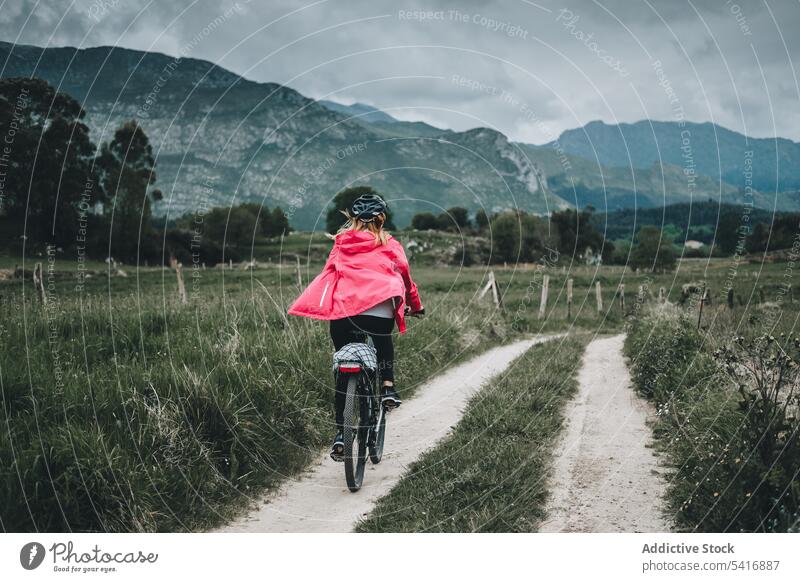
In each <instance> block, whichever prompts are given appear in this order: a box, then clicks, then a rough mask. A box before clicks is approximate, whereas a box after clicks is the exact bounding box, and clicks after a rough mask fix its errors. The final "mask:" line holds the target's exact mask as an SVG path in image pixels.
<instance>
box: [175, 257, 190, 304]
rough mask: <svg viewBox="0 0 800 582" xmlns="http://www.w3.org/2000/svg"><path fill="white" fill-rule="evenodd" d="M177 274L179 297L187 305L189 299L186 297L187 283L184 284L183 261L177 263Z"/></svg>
mask: <svg viewBox="0 0 800 582" xmlns="http://www.w3.org/2000/svg"><path fill="white" fill-rule="evenodd" d="M175 274H176V276H177V277H178V299H179V300H180V302H181V304H183V305H186V304H187V303H188V302H189V300H188V299H187V297H186V285H184V284H183V265H182V264H181V263H178V264H176V265H175Z"/></svg>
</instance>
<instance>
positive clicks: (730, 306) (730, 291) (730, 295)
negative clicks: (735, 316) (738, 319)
mask: <svg viewBox="0 0 800 582" xmlns="http://www.w3.org/2000/svg"><path fill="white" fill-rule="evenodd" d="M728 309H733V287H728Z"/></svg>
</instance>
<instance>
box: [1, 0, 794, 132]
mask: <svg viewBox="0 0 800 582" xmlns="http://www.w3.org/2000/svg"><path fill="white" fill-rule="evenodd" d="M649 2H650V3H649V4H648V3H647V2H645V1H644V0H642V1H638V2H633V1H631V0H597V1H592V0H574V1H555V0H541V1H538V2H536V4H538V5H540V6H542V7H543V9H540V8H537V7H535V6H533V5H531V4H530V3H527V2H522V1H521V0H506V1H500V0H497V1H493V2H479V1H478V0H474V1H469V2H466V1H463V0H461V1H458V2H456V1H452V0H451V1H441V0H432V1H423V0H410V1H408V2H405V1H402V0H401V2H399V3H398V2H392V1H390V0H378V1H373V2H368V1H361V2H339V1H334V0H331V1H328V2H322V3H320V4H317V5H315V6H310V7H309V8H307V9H305V10H302V11H301V12H299V13H297V14H294V15H291V16H288V17H286V18H285V19H283V20H281V21H280V22H278V23H276V24H272V25H271V26H267V25H268V23H270V22H271V21H273V20H275V19H277V18H279V17H281V16H282V15H285V14H287V13H289V12H291V11H293V10H297V9H299V8H302V7H304V6H306V5H307V4H305V3H300V2H295V1H289V0H279V1H277V2H270V3H269V4H267V3H266V2H264V3H262V2H256V1H255V0H254V1H252V2H247V1H246V0H239V1H238V4H239V6H240V9H241V10H240V13H237V15H236V16H235V17H233V18H231V19H230V21H228V22H226V23H224V24H223V25H222V26H220V27H219V28H217V29H216V30H215V31H214V33H213V34H211V35H208V37H207V38H204V39H203V41H202V42H201V43H197V45H196V46H194V47H193V50H192V53H191V56H195V57H198V58H205V59H209V60H212V61H215V62H219V63H220V64H221V65H222V66H225V67H227V68H229V69H231V70H233V71H235V72H237V73H240V74H245V75H246V76H247V77H249V78H252V79H255V80H259V81H276V82H282V83H289V84H290V85H292V86H293V87H294V88H296V89H298V90H299V91H301V92H303V93H304V94H306V95H309V96H311V97H321V96H323V95H327V94H333V98H334V99H338V100H341V101H346V102H347V101H364V102H367V103H370V104H372V105H376V106H382V107H386V108H389V109H391V108H399V109H397V113H396V114H397V116H398V117H401V118H404V119H414V118H416V119H423V120H427V121H429V122H432V123H435V124H437V125H440V126H448V127H453V128H454V129H462V130H463V129H467V128H469V127H474V126H476V125H484V124H485V125H489V126H493V127H496V128H497V129H499V130H501V131H503V132H505V133H507V134H508V135H509V136H510V137H511V138H513V139H517V140H523V141H531V142H542V141H546V139H547V135H545V132H544V131H543V127H544V126H543V125H542V124H545V125H546V126H547V127H552V128H553V129H554V130H555V131H556V132H560V131H562V130H564V129H568V128H572V127H576V126H579V125H582V124H584V123H587V122H589V121H591V120H593V119H597V118H600V119H603V120H604V121H606V122H609V123H612V122H615V121H626V122H630V121H636V120H638V119H640V118H641V117H643V116H644V115H646V114H647V115H650V116H652V117H653V118H655V119H672V118H673V115H674V111H673V108H672V106H671V104H670V102H669V99H668V98H667V96H666V95H665V91H664V88H663V87H662V86H660V85H659V83H658V79H657V77H656V74H655V72H654V67H653V60H654V59H658V60H660V61H661V64H662V68H663V71H664V73H665V75H666V76H667V77H668V79H669V83H670V85H671V87H672V88H673V89H674V91H675V94H676V95H677V96H678V97H679V99H680V102H681V105H682V106H683V107H684V109H685V112H686V116H687V118H688V119H690V120H693V121H705V120H711V119H714V120H715V121H716V122H718V123H720V124H722V125H726V126H728V127H730V128H731V129H734V130H737V131H743V130H745V128H746V130H747V131H748V133H750V134H751V135H754V136H768V135H772V133H773V122H772V118H771V114H770V105H771V108H772V110H773V111H774V112H775V115H776V116H777V117H778V118H779V119H781V120H785V121H790V120H791V121H797V120H798V113H796V112H797V110H798V108H797V102H798V94H797V87H796V86H795V84H794V78H793V76H792V70H791V64H792V62H793V61H795V60H796V59H797V57H798V51H799V50H800V49H799V48H798V46H797V41H796V40H795V36H796V35H794V34H793V32H794V30H796V28H797V25H798V23H800V5H798V4H796V3H789V2H783V1H777V0H767V2H768V6H769V8H770V9H771V10H772V12H773V13H774V14H775V19H776V21H777V23H778V25H779V26H780V29H781V31H782V33H783V36H784V38H785V39H786V43H787V45H788V52H789V57H788V58H787V55H786V51H787V47H784V45H783V43H782V41H781V38H780V35H779V34H778V31H777V29H776V25H775V23H774V22H773V20H772V18H771V17H770V15H769V12H768V11H767V10H766V8H765V6H767V4H765V2H763V1H750V0H737V1H736V2H727V3H726V2H725V1H722V0H720V1H719V2H699V1H697V0H693V2H691V3H690V2H689V1H688V0H686V1H669V2H664V1H660V2H659V1H656V0H649ZM234 4H236V2H234V1H232V0H229V1H228V2H227V3H222V4H220V3H219V2H213V1H211V0H200V1H198V2H192V1H191V0H181V1H179V2H167V1H164V0H158V1H153V2H151V3H149V4H147V3H145V2H141V1H139V2H136V1H133V0H131V1H127V2H123V1H122V0H119V1H117V2H115V1H114V0H79V1H78V2H76V3H75V4H74V5H73V6H72V8H68V7H69V6H70V5H71V3H70V2H68V1H66V0H55V1H54V0H51V1H49V2H48V3H47V5H44V4H38V5H36V4H35V3H34V2H31V1H29V0H26V1H24V2H21V3H20V2H16V3H15V4H13V5H10V6H5V5H4V6H3V9H2V11H0V12H2V15H0V37H1V38H2V39H3V40H14V39H15V38H16V37H17V35H18V34H20V32H21V37H20V40H21V42H28V43H31V44H44V43H45V42H47V39H48V38H50V36H51V35H52V36H53V41H52V43H51V44H54V45H65V44H69V45H77V44H79V43H81V42H82V39H83V38H84V36H86V40H85V41H84V42H83V46H94V45H99V44H120V45H121V46H128V47H131V48H137V49H150V48H151V47H152V50H160V51H162V52H167V53H171V54H175V53H176V52H177V51H178V50H179V49H180V47H182V46H185V44H186V43H187V42H189V41H190V40H191V39H192V38H193V37H194V35H196V34H197V33H198V31H200V30H202V29H203V27H204V26H205V25H207V24H208V22H210V21H213V19H214V18H216V17H217V16H218V15H219V14H221V13H222V12H224V11H225V9H226V8H229V7H230V6H232V5H234ZM93 6H94V7H95V8H93ZM97 6H107V7H108V8H107V10H105V11H104V12H103V13H102V14H101V15H100V17H99V18H92V16H91V15H90V11H92V10H94V11H95V13H96V12H97V8H96V7H97ZM734 7H735V8H734ZM562 9H567V10H569V11H570V12H571V13H572V14H573V15H576V16H578V19H577V21H575V22H574V23H573V24H572V25H569V26H568V25H566V23H565V22H563V19H562V21H557V18H558V15H559V11H560V10H562ZM695 9H696V10H697V12H698V13H699V15H700V16H701V17H702V18H703V19H704V20H705V23H706V24H707V25H708V28H709V29H710V30H711V34H709V32H708V30H706V27H705V25H704V24H703V22H702V21H701V20H700V18H699V17H698V14H697V13H696V12H695ZM400 10H404V11H407V12H412V11H414V10H417V11H420V10H422V11H424V10H430V11H440V12H439V14H444V18H439V17H437V18H436V19H431V20H425V21H421V22H420V21H419V20H414V19H413V18H412V19H409V18H400V17H399V11H400ZM450 10H457V11H459V13H460V14H461V15H464V14H466V15H467V21H466V22H463V21H461V20H459V19H457V18H453V17H451V16H450V13H449V11H450ZM31 11H33V17H32V18H31V19H30V20H29V22H28V24H27V25H25V26H24V27H23V23H24V22H25V20H26V18H27V17H28V15H29V14H31ZM182 11H183V14H182V16H180V18H178V19H177V20H176V21H175V22H174V23H173V24H170V23H171V22H172V21H173V19H175V18H176V16H177V15H178V14H180V13H181V12H182ZM65 12H66V17H65V18H64V20H63V22H62V23H61V24H60V25H58V26H57V23H58V22H59V20H60V19H61V17H62V15H64V14H65ZM387 15H388V16H387ZM476 15H480V16H481V17H483V18H484V19H486V22H485V23H484V22H483V21H480V20H479V21H477V22H476V21H473V20H472V18H473V17H475V16H476ZM95 16H96V14H95ZM382 16H383V17H382ZM662 18H663V19H664V21H666V24H665V23H664V22H662V20H661V19H662ZM488 19H491V20H492V21H493V23H492V24H490V23H489V22H488ZM358 21H360V22H358ZM667 25H668V26H669V28H670V29H671V30H672V32H670V30H669V29H668V28H667ZM491 26H496V27H497V28H496V29H495V30H492V29H491ZM511 27H517V28H518V29H520V31H522V32H524V33H525V34H522V32H520V33H519V34H518V35H517V36H513V35H512V36H510V35H509V34H504V31H505V32H507V31H508V30H510V29H511ZM126 29H128V30H127V32H126ZM673 33H674V36H673ZM250 35H252V36H250ZM711 35H713V38H712V36H711ZM306 36H307V38H303V37H306ZM248 37H249V38H248ZM245 39H247V40H245ZM240 43H241V44H240ZM751 44H752V46H751ZM237 45H239V46H237ZM717 45H719V46H718V47H717ZM422 46H424V47H427V48H421V47H422ZM393 47H394V48H393ZM397 47H402V48H397ZM435 47H440V48H435ZM376 49H377V50H376ZM380 49H385V50H380ZM754 50H755V52H756V54H757V55H758V60H759V61H760V62H761V66H762V67H763V74H764V77H765V78H766V79H767V83H768V85H767V89H768V91H767V90H765V87H764V85H763V82H762V79H761V71H760V70H759V69H758V66H757V61H756V57H755V56H754ZM365 51H366V52H365ZM370 51H371V52H370ZM271 53H274V55H273V56H271V57H269V58H266V57H267V55H270V54H271ZM356 53H363V54H356ZM348 55H349V56H348ZM723 56H724V59H723ZM335 59H338V60H335ZM604 59H605V60H606V62H604ZM790 59H791V60H790ZM330 60H334V62H331V63H329V64H324V63H326V62H327V61H330ZM609 61H618V62H619V66H620V68H623V69H624V71H625V72H626V73H627V75H626V76H623V75H621V74H620V73H619V72H618V71H615V70H614V69H613V67H611V66H610V65H609V64H608V62H609ZM726 61H727V65H728V67H730V73H729V72H728V70H727V69H726V66H725V62H726ZM693 68H694V69H697V72H696V73H695V71H694V70H693ZM414 75H424V76H428V77H434V79H424V80H420V79H410V78H409V79H397V78H395V79H387V80H379V79H384V78H387V77H403V76H414ZM453 75H461V76H464V77H469V78H471V79H474V80H475V81H477V82H481V83H484V84H485V85H487V86H491V87H495V88H497V89H498V90H499V91H506V92H507V93H508V94H510V95H513V96H514V97H515V98H516V99H518V100H519V102H521V103H522V104H524V105H525V107H526V108H527V110H528V114H527V115H526V114H523V113H522V112H521V111H520V105H519V103H517V104H516V105H511V104H509V103H508V102H507V101H503V100H502V99H500V98H499V97H498V96H497V95H496V94H491V93H489V92H485V93H482V92H480V91H476V90H466V89H464V88H463V87H459V86H458V85H457V84H456V83H454V82H453V81H452V78H453ZM535 77H539V79H540V80H538V81H537V80H536V78H535ZM703 88H704V89H705V92H706V95H705V97H704V96H703V92H702V89H703ZM637 93H638V96H637ZM768 93H769V97H768ZM639 98H641V100H642V102H643V104H642V103H640V101H639ZM770 99H771V101H770ZM740 107H741V109H740ZM448 110H449V111H448ZM530 112H533V113H534V114H535V116H536V119H537V120H539V121H540V122H541V123H533V122H532V121H531V119H530ZM742 119H744V124H743V123H742ZM779 130H780V132H781V133H783V134H784V135H785V136H786V137H790V138H793V139H796V140H798V139H800V124H798V123H787V122H784V121H782V122H781V123H780V124H779Z"/></svg>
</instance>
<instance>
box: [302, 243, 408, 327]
mask: <svg viewBox="0 0 800 582" xmlns="http://www.w3.org/2000/svg"><path fill="white" fill-rule="evenodd" d="M393 297H396V298H397V301H395V312H394V319H395V322H397V329H398V330H399V331H400V333H404V332H405V331H406V323H405V305H406V304H408V305H409V306H410V307H411V311H412V312H415V311H419V310H420V309H422V303H421V302H420V299H419V293H418V292H417V286H416V285H415V284H414V281H412V280H411V274H410V273H409V268H408V259H406V254H405V252H404V251H403V246H402V245H401V244H400V243H399V242H397V240H396V239H395V238H393V237H391V236H389V240H388V242H387V243H386V244H385V245H382V244H380V243H378V244H376V243H375V237H374V236H373V235H372V234H371V233H369V232H363V231H355V230H351V231H348V232H345V233H343V234H340V235H339V236H337V237H336V241H334V243H333V249H331V254H330V255H329V256H328V261H327V262H326V263H325V268H324V269H322V272H321V273H320V274H319V275H317V277H316V278H315V279H314V280H313V281H311V283H310V284H309V286H308V287H306V288H305V290H304V291H303V292H302V293H301V294H300V297H298V298H297V300H295V302H294V303H293V304H292V306H291V307H290V308H289V313H290V314H291V315H300V316H302V317H311V318H313V319H324V320H329V319H341V318H343V317H351V316H353V315H358V314H359V313H363V312H364V311H366V310H367V309H369V308H370V307H374V306H375V305H377V304H378V303H381V302H383V301H386V300H387V299H391V298H393Z"/></svg>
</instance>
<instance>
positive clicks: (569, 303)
mask: <svg viewBox="0 0 800 582" xmlns="http://www.w3.org/2000/svg"><path fill="white" fill-rule="evenodd" d="M567 319H572V279H567Z"/></svg>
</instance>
